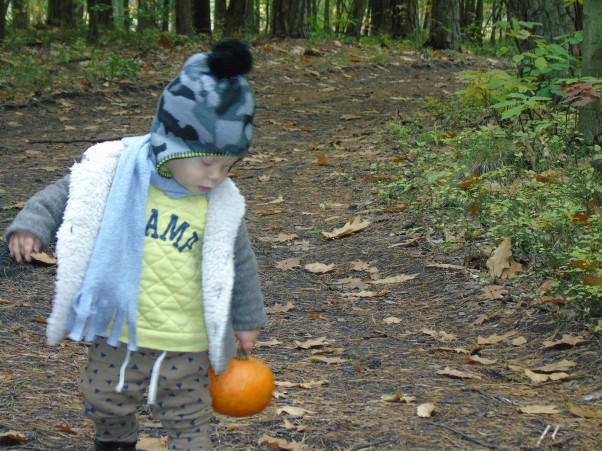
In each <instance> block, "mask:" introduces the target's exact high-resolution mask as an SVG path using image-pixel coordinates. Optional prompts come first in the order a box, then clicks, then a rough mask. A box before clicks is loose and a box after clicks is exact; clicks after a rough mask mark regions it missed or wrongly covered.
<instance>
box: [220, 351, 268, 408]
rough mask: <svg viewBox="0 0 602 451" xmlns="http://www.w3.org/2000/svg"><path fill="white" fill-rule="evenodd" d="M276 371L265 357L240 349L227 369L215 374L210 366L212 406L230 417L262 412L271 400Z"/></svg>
mask: <svg viewBox="0 0 602 451" xmlns="http://www.w3.org/2000/svg"><path fill="white" fill-rule="evenodd" d="M273 391H274V375H273V374H272V370H271V369H270V367H269V366H268V365H267V364H266V363H265V362H263V361H262V360H260V359H258V358H255V357H251V356H247V355H246V354H245V353H244V351H242V352H241V350H239V352H238V354H237V356H236V357H235V358H234V359H232V360H231V361H230V363H229V364H228V367H227V368H226V370H225V371H224V372H223V373H221V374H220V375H217V376H216V375H215V373H214V372H213V370H212V369H211V368H210V369H209V392H210V393H211V399H212V404H213V410H214V411H215V412H217V413H220V414H222V415H228V416H231V417H246V416H249V415H254V414H256V413H259V412H261V411H262V410H263V409H265V408H266V407H267V405H268V404H269V403H270V401H271V400H272V392H273Z"/></svg>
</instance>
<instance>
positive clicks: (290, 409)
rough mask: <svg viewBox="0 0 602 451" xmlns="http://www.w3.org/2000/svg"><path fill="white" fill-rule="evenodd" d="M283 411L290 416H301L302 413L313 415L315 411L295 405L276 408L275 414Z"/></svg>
mask: <svg viewBox="0 0 602 451" xmlns="http://www.w3.org/2000/svg"><path fill="white" fill-rule="evenodd" d="M282 413H285V414H287V415H290V416H292V417H302V416H304V415H313V414H314V413H315V412H312V411H311V410H307V409H304V408H303V407H295V406H283V407H279V408H278V409H276V415H280V414H282Z"/></svg>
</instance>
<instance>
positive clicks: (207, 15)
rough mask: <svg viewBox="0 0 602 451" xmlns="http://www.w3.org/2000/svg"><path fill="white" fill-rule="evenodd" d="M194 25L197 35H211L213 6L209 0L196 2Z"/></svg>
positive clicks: (197, 0) (195, 0)
mask: <svg viewBox="0 0 602 451" xmlns="http://www.w3.org/2000/svg"><path fill="white" fill-rule="evenodd" d="M193 25H194V29H195V31H196V32H197V33H203V34H208V35H210V34H211V5H210V3H209V0H194V24H193Z"/></svg>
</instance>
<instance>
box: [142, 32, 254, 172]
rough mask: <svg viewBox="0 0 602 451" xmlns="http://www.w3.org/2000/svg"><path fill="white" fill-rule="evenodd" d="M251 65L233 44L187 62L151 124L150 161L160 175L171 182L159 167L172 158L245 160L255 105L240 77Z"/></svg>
mask: <svg viewBox="0 0 602 451" xmlns="http://www.w3.org/2000/svg"><path fill="white" fill-rule="evenodd" d="M252 65H253V58H252V56H251V52H250V51H249V48H248V47H247V45H246V44H245V43H243V42H241V41H238V40H235V39H226V40H223V41H220V42H218V43H217V44H215V45H214V46H213V48H212V49H211V52H210V53H198V54H196V55H193V56H192V57H190V58H189V59H188V61H186V63H185V64H184V67H183V68H182V72H180V74H179V75H178V76H177V77H176V78H175V79H174V80H173V81H172V82H171V83H170V84H169V85H167V87H166V88H165V89H164V90H163V93H162V94H161V98H160V100H159V105H158V107H157V114H156V116H155V119H154V120H153V124H152V131H151V150H152V158H153V160H154V162H155V165H156V168H157V172H159V174H161V175H163V176H166V177H170V176H171V174H170V173H169V171H168V170H167V169H166V168H165V167H164V165H165V163H166V162H167V161H169V160H174V159H177V158H190V157H198V156H206V155H219V156H229V157H238V158H242V157H244V156H245V155H246V154H247V152H248V150H249V146H250V145H251V139H252V137H253V113H254V111H255V101H254V100H253V94H252V93H251V88H250V87H249V83H248V82H247V80H246V79H245V78H244V77H243V75H244V74H246V73H248V72H249V71H250V70H251V67H252Z"/></svg>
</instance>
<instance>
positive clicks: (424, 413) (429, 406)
mask: <svg viewBox="0 0 602 451" xmlns="http://www.w3.org/2000/svg"><path fill="white" fill-rule="evenodd" d="M435 409H436V407H435V404H433V403H432V402H427V403H424V404H420V405H419V406H418V408H417V409H416V415H418V416H419V417H420V418H430V417H432V416H433V413H434V412H435Z"/></svg>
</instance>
